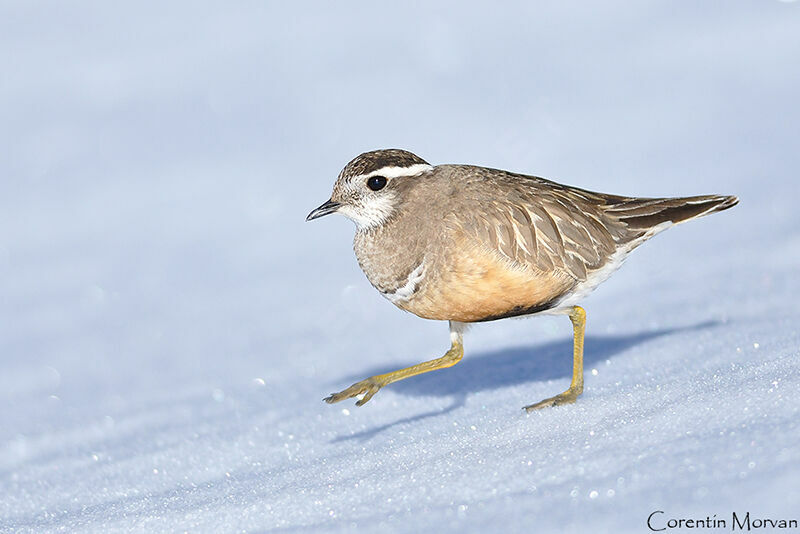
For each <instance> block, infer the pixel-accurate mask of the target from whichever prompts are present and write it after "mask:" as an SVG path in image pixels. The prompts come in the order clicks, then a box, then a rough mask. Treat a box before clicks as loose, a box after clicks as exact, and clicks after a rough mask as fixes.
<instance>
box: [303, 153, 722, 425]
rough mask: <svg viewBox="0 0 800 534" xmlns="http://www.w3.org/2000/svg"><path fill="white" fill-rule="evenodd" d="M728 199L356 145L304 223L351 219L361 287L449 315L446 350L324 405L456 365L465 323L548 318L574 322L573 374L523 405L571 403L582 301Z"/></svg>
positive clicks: (422, 313)
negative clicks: (634, 258) (618, 191)
mask: <svg viewBox="0 0 800 534" xmlns="http://www.w3.org/2000/svg"><path fill="white" fill-rule="evenodd" d="M737 203H738V198H737V197H735V196H730V195H702V196H690V197H679V198H678V197H675V198H637V197H629V196H619V195H611V194H606V193H597V192H592V191H588V190H585V189H580V188H577V187H571V186H568V185H562V184H560V183H556V182H553V181H550V180H547V179H545V178H540V177H537V176H531V175H525V174H519V173H515V172H509V171H504V170H499V169H493V168H487V167H479V166H474V165H451V164H448V165H431V164H429V163H428V162H427V161H425V160H424V159H422V158H421V157H419V156H417V155H415V154H413V153H411V152H409V151H406V150H401V149H381V150H374V151H370V152H365V153H363V154H361V155H359V156H357V157H356V158H354V159H353V160H351V161H350V162H349V163H347V165H345V167H344V168H343V169H342V171H341V172H340V173H339V175H338V177H337V179H336V182H335V184H334V186H333V192H332V194H331V197H330V199H329V200H327V201H326V202H324V203H323V204H322V205H321V206H319V207H318V208H316V209H315V210H313V211H312V212H311V213H309V214H308V216H307V217H306V220H307V221H311V220H314V219H318V218H320V217H322V216H325V215H329V214H333V213H338V214H341V215H344V216H345V217H347V218H349V219H351V220H352V221H353V222H354V223H355V226H356V232H355V238H354V240H353V249H354V251H355V255H356V259H357V260H358V264H359V266H360V267H361V269H362V270H363V272H364V274H365V275H366V277H367V279H368V280H369V282H370V283H371V284H372V285H373V286H374V287H375V288H376V289H377V290H378V291H379V292H380V294H381V295H383V296H384V297H385V298H386V299H388V300H389V301H390V302H391V303H392V304H394V305H395V306H397V307H398V308H400V309H402V310H405V311H407V312H411V313H413V314H415V315H417V316H419V317H422V318H424V319H432V320H441V321H448V322H449V328H450V349H449V350H448V351H447V352H446V353H445V354H444V355H443V356H441V357H440V358H436V359H433V360H429V361H425V362H423V363H420V364H417V365H413V366H411V367H407V368H404V369H399V370H397V371H392V372H389V373H385V374H380V375H376V376H371V377H369V378H366V379H364V380H361V381H359V382H356V383H355V384H353V385H351V386H350V387H348V388H346V389H344V390H342V391H340V392H338V393H333V394H331V395H330V396H328V397H326V398H325V399H323V400H325V401H326V402H328V403H335V402H339V401H342V400H345V399H349V398H356V399H357V402H356V405H357V406H362V405H363V404H365V403H366V402H368V401H369V400H370V399H372V397H373V396H374V395H375V394H376V393H377V392H378V391H379V390H380V389H381V388H383V387H385V386H387V385H389V384H391V383H393V382H397V381H399V380H403V379H406V378H409V377H412V376H416V375H419V374H422V373H427V372H429V371H434V370H438V369H444V368H447V367H451V366H453V365H455V364H457V363H458V362H459V361H460V360H461V359H462V357H463V356H464V344H463V333H464V330H465V329H466V327H467V326H468V325H469V324H470V323H478V322H486V321H495V320H499V319H504V318H508V317H519V316H531V315H537V314H544V313H550V314H562V315H567V316H568V317H569V318H570V320H571V322H572V327H573V354H572V359H573V368H572V380H571V382H570V386H569V388H568V389H567V390H566V391H564V392H562V393H559V394H557V395H555V396H553V397H549V398H547V399H544V400H541V401H539V402H536V403H533V404H530V405H527V406H524V407H523V409H524V410H526V411H527V412H531V411H534V410H538V409H541V408H546V407H551V406H558V405H565V404H570V403H574V402H575V401H576V400H577V398H578V396H579V395H580V394H581V393H582V392H583V386H584V383H583V345H584V332H585V325H586V312H585V310H584V309H583V308H582V307H581V306H579V303H580V301H581V300H582V299H583V298H584V297H585V296H586V295H588V294H589V293H590V292H591V291H593V290H594V289H595V288H596V287H597V286H598V285H599V284H600V283H602V282H603V281H605V280H606V279H608V277H609V276H611V274H612V273H613V272H614V271H616V270H617V269H618V268H619V267H620V265H621V264H622V263H623V261H624V260H625V258H626V257H627V256H628V255H629V254H630V253H631V251H633V250H634V249H635V248H636V247H638V246H639V245H641V244H642V243H644V242H645V241H647V240H648V239H650V238H651V237H653V236H655V235H656V234H658V233H660V232H662V231H664V230H666V229H667V228H670V227H672V226H674V225H676V224H680V223H683V222H686V221H689V220H692V219H696V218H698V217H702V216H704V215H708V214H710V213H716V212H718V211H722V210H725V209H728V208H730V207H732V206H735V205H736V204H737Z"/></svg>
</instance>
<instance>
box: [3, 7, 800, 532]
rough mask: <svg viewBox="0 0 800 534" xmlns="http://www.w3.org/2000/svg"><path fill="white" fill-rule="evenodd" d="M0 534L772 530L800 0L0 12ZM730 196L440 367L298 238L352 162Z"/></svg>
mask: <svg viewBox="0 0 800 534" xmlns="http://www.w3.org/2000/svg"><path fill="white" fill-rule="evenodd" d="M0 44H1V46H0V71H2V73H3V74H2V80H3V81H2V83H0V124H2V127H1V128H0V147H2V148H0V406H2V409H0V530H6V531H11V532H15V531H21V532H28V531H36V532H47V531H60V530H67V531H81V532H106V531H127V530H133V531H147V532H154V531H171V532H175V531H191V532H198V531H199V532H221V531H231V532H232V531H271V530H282V531H300V532H320V531H355V530H362V531H363V530H369V531H400V532H419V531H420V530H421V529H433V528H435V529H437V530H440V531H445V532H450V531H472V532H488V531H492V530H493V529H496V528H497V527H498V526H500V525H502V526H504V527H505V528H506V529H508V530H509V531H512V532H547V531H556V530H564V531H572V532H591V531H603V530H606V531H610V530H614V531H620V532H626V531H635V532H642V531H645V528H646V518H647V516H648V515H649V514H650V513H651V512H653V511H655V510H664V511H665V512H666V514H667V515H666V516H665V517H675V518H681V517H706V516H711V515H713V514H717V516H718V517H719V518H730V514H731V512H733V511H736V512H741V513H744V512H746V511H748V510H749V511H750V512H751V513H753V514H754V515H757V516H759V517H772V518H782V517H795V518H798V516H799V515H800V512H799V511H798V510H800V484H798V480H800V448H798V443H800V418H799V416H800V396H798V394H797V392H798V390H800V333H798V328H799V327H798V324H800V311H798V305H797V303H798V300H799V299H800V275H799V273H800V210H798V209H797V198H798V193H799V192H800V189H798V169H799V168H800V149H799V148H798V147H800V130H798V124H800V105H798V95H800V68H798V65H800V4H797V3H782V2H770V1H762V2H745V1H737V2H728V3H725V4H724V5H723V4H719V3H703V4H689V3H674V2H658V3H653V2H650V3H641V2H640V3H631V2H604V3H595V4H589V3H582V4H581V3H579V4H575V3H566V2H564V3H556V2H553V3H548V4H544V3H524V2H522V3H520V4H519V5H516V6H513V7H512V6H491V7H490V6H489V5H488V4H487V5H486V6H482V5H480V4H478V3H476V5H465V4H464V3H463V2H452V3H437V4H435V5H434V4H428V3H425V4H417V5H400V4H391V3H374V2H363V3H351V4H334V3H295V4H294V5H291V6H290V4H289V3H277V2H275V3H265V2H241V3H224V4H217V5H211V4H205V3H197V2H185V3H178V2H174V3H142V2H137V3H127V4H122V3H118V2H106V3H55V4H54V3H48V4H44V3H38V2H23V1H11V2H5V3H3V4H2V6H0ZM380 147H403V148H407V149H410V150H413V151H415V152H417V153H418V154H419V155H421V156H422V157H424V158H426V159H428V160H429V161H431V162H432V163H454V162H458V163H474V164H480V165H487V166H493V167H502V168H507V169H511V170H516V171H520V172H529V173H536V174H539V175H543V176H547V177H550V178H553V179H557V180H559V181H563V182H566V183H570V184H573V185H577V186H581V187H584V188H588V189H594V190H600V191H608V192H614V193H623V194H632V195H640V196H662V195H663V196H670V195H676V196H677V195H691V194H703V193H724V194H737V195H739V196H740V198H741V204H740V205H739V206H737V207H736V208H734V209H732V210H730V211H727V212H725V213H721V214H718V215H714V216H712V217H709V218H706V219H703V220H699V221H695V222H692V223H690V224H687V225H685V226H681V227H679V228H676V229H673V230H670V231H669V232H667V233H665V234H663V235H661V236H659V237H658V238H656V239H654V240H653V242H651V243H648V244H647V245H645V246H644V247H642V248H641V249H639V250H637V252H636V253H635V254H634V255H633V256H632V257H631V258H630V259H629V260H628V262H627V263H626V264H625V266H624V267H623V268H622V269H621V271H620V272H618V273H617V274H616V275H615V276H614V277H613V278H612V279H611V280H610V281H609V282H607V283H606V284H605V285H603V286H601V287H600V288H599V289H598V290H597V291H596V292H595V293H594V294H593V295H592V296H591V297H589V298H588V299H587V300H586V302H585V307H586V309H587V312H588V335H587V340H586V367H587V383H586V392H585V394H584V396H583V397H582V398H581V400H580V402H579V403H577V404H576V405H573V406H568V407H561V408H557V409H552V410H547V411H543V412H541V413H535V414H531V415H525V414H524V413H523V412H522V411H521V410H520V407H521V406H523V405H525V404H528V403H531V402H533V401H537V400H540V399H541V398H543V397H545V396H549V395H552V394H555V393H557V392H559V391H561V390H562V389H563V388H564V387H565V386H566V385H567V384H568V382H569V372H570V367H571V362H570V347H571V345H570V340H571V331H570V327H569V322H568V321H567V320H566V318H563V317H560V318H559V317H543V318H535V319H525V320H516V321H501V322H496V323H491V324H485V325H481V326H478V327H476V328H474V329H472V330H471V331H470V332H469V333H468V335H467V338H466V351H467V355H466V357H465V359H464V360H463V361H462V362H461V363H460V364H459V365H457V366H456V367H454V368H452V369H450V370H446V371H442V372H439V373H433V374H430V375H425V376H421V377H418V378H416V379H412V380H408V381H407V382H402V383H398V384H395V385H393V386H391V387H389V388H387V389H385V390H384V391H381V392H380V393H379V394H378V395H377V396H376V397H375V398H374V399H373V400H372V401H371V402H370V403H369V404H368V405H366V406H364V407H363V408H356V407H355V406H353V405H352V404H351V403H343V404H338V405H335V406H329V405H326V404H324V403H322V402H321V399H322V397H324V396H325V395H327V394H328V393H330V392H332V391H337V390H339V389H342V388H344V387H346V386H348V385H349V384H350V383H352V382H353V381H355V380H358V379H360V378H363V377H365V376H367V375H369V374H371V373H375V372H378V371H385V370H389V369H393V368H397V367H399V366H402V365H406V364H410V363H415V362H417V361H420V360H421V359H427V358H431V357H435V356H438V355H440V354H441V353H442V352H443V351H444V350H445V349H446V348H447V344H448V336H447V328H446V325H444V324H442V323H436V322H430V321H424V320H421V319H418V318H416V317H413V316H411V315H408V314H405V313H403V312H401V311H399V310H398V309H396V308H394V307H393V306H391V305H390V304H389V303H388V302H386V301H384V300H383V299H382V298H381V297H380V296H379V295H378V293H377V292H376V291H374V290H373V289H372V288H371V287H370V286H369V284H368V283H367V281H366V279H365V278H364V276H363V275H362V274H361V272H360V271H359V269H358V267H357V265H356V262H355V259H354V258H353V255H352V251H351V249H350V241H351V238H352V232H353V228H352V224H351V223H349V222H348V221H346V220H344V219H341V218H335V217H331V218H326V219H323V220H320V221H315V222H314V223H313V224H312V223H309V224H306V223H305V222H304V217H305V215H306V214H307V213H308V212H309V211H310V210H311V209H312V208H314V207H316V206H317V205H319V204H320V203H321V202H322V201H324V200H326V199H327V198H328V195H329V193H330V188H331V186H332V184H333V181H334V179H335V177H336V174H337V173H338V172H339V170H340V168H341V167H342V166H343V165H344V164H345V163H346V162H347V161H348V160H349V159H350V158H351V157H353V156H355V155H357V154H358V153H359V152H362V151H365V150H370V149H374V148H380Z"/></svg>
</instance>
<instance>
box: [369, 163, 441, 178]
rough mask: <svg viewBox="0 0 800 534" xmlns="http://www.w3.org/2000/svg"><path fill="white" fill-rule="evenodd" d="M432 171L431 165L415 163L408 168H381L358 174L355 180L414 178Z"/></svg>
mask: <svg viewBox="0 0 800 534" xmlns="http://www.w3.org/2000/svg"><path fill="white" fill-rule="evenodd" d="M431 169H433V165H428V164H427V163H415V164H414V165H411V166H410V167H394V166H388V167H381V168H380V169H378V170H376V171H372V172H371V173H368V174H359V175H358V176H356V178H359V179H362V180H363V179H365V178H369V177H371V176H383V177H384V178H399V177H401V176H416V175H418V174H421V173H423V172H425V171H429V170H431Z"/></svg>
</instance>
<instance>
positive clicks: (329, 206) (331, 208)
mask: <svg viewBox="0 0 800 534" xmlns="http://www.w3.org/2000/svg"><path fill="white" fill-rule="evenodd" d="M339 206H341V204H339V203H338V202H334V201H333V200H329V201H327V202H326V203H324V204H323V205H322V206H320V207H318V208H317V209H315V210H314V211H312V212H311V213H309V214H308V217H306V221H313V220H314V219H319V218H320V217H322V216H323V215H330V214H331V213H334V212H335V211H336V210H338V209H339Z"/></svg>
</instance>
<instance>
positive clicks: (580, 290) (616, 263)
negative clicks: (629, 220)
mask: <svg viewBox="0 0 800 534" xmlns="http://www.w3.org/2000/svg"><path fill="white" fill-rule="evenodd" d="M673 224H674V223H672V222H670V221H665V222H663V223H661V224H658V225H656V226H654V227H653V228H652V229H650V231H648V232H647V233H646V234H645V235H643V236H642V237H640V238H639V239H636V240H634V241H631V242H630V243H628V245H627V246H626V247H625V248H621V249H619V250H617V251H616V252H615V253H614V254H612V255H611V257H610V258H609V259H608V261H607V262H606V264H605V265H603V266H602V267H600V268H599V269H597V270H596V271H593V272H591V273H589V274H588V276H587V277H586V280H584V281H583V282H581V283H579V284H578V285H577V286H575V289H574V290H573V291H572V293H570V294H569V295H567V297H566V298H565V299H564V300H562V301H561V302H559V303H558V305H557V306H556V307H555V308H554V309H553V310H552V311H551V313H563V312H564V311H566V309H567V308H571V307H572V306H575V305H576V304H578V303H579V302H580V301H581V300H583V298H584V297H585V296H586V295H588V294H589V293H591V292H592V291H594V290H595V288H596V287H597V286H599V285H600V284H602V283H603V282H605V281H606V280H608V278H609V277H610V276H611V275H612V274H614V272H615V271H616V270H617V269H619V268H620V267H621V266H622V264H623V262H624V261H625V258H627V257H628V254H630V253H631V251H632V250H633V249H635V248H636V247H638V246H639V245H640V244H642V242H644V241H647V240H648V239H650V238H651V237H653V236H654V235H656V234H658V233H661V232H663V231H664V230H666V229H667V228H669V227H670V226H673Z"/></svg>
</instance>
